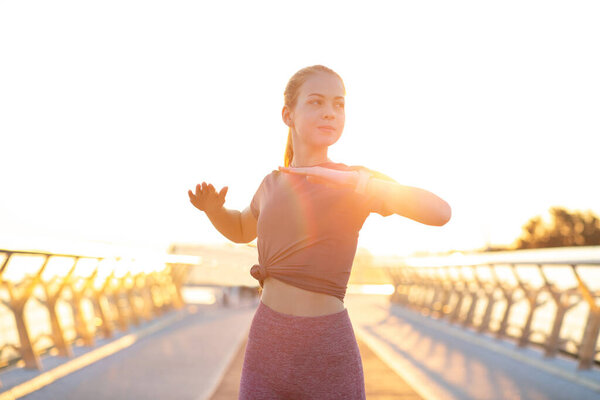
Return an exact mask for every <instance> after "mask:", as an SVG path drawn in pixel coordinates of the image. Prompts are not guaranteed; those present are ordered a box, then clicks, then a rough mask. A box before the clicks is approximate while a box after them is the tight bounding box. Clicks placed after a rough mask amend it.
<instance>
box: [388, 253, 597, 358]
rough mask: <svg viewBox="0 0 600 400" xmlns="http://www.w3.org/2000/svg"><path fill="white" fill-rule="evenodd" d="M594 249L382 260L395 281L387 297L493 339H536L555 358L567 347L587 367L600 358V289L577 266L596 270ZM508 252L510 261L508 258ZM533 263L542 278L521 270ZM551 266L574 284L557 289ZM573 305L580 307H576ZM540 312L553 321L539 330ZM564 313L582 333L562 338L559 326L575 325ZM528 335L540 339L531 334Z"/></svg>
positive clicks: (529, 342) (527, 341) (531, 342)
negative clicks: (506, 275)
mask: <svg viewBox="0 0 600 400" xmlns="http://www.w3.org/2000/svg"><path fill="white" fill-rule="evenodd" d="M598 249H600V248H599V247H596V248H594V249H593V252H591V253H589V254H588V255H587V256H585V255H584V256H582V257H579V258H571V259H570V260H569V259H566V258H565V259H550V260H548V259H546V260H544V261H534V260H532V259H527V258H526V257H521V258H519V257H518V256H519V255H518V254H517V255H515V254H511V255H510V257H505V258H504V259H503V258H502V257H500V256H498V255H496V256H495V257H494V256H493V255H492V257H490V255H489V254H485V255H481V256H477V257H471V258H468V257H445V258H444V257H436V258H429V259H420V260H419V259H418V258H411V259H405V261H404V262H403V263H400V264H401V265H396V266H393V265H392V266H387V267H386V269H387V271H388V273H389V276H390V278H391V279H392V281H393V283H394V286H395V288H396V289H395V291H394V293H393V294H392V295H391V297H390V300H391V301H392V302H393V303H395V304H399V305H404V306H407V307H410V308H413V309H416V310H418V311H420V312H424V313H426V314H428V315H431V316H434V317H437V318H447V319H448V320H449V321H450V322H453V323H458V324H462V325H464V326H467V327H471V328H473V329H475V330H477V331H479V332H487V333H491V334H494V335H495V336H497V337H498V338H504V339H516V342H517V345H518V346H520V347H524V346H529V345H540V346H542V347H543V348H544V350H545V355H546V356H547V357H554V356H556V355H557V353H559V352H561V353H565V354H569V355H571V356H573V357H576V358H577V359H578V368H579V369H589V368H591V367H592V365H594V364H595V363H596V364H598V365H600V361H597V360H596V358H597V354H598V353H599V352H600V349H598V347H597V346H598V336H599V333H600V305H599V304H598V302H599V300H600V291H594V290H592V289H591V288H590V284H589V282H586V281H585V279H584V278H583V277H582V274H581V270H582V268H584V267H585V268H590V267H591V268H596V267H598V268H599V269H598V271H599V272H600V257H599V258H596V257H597V252H598ZM532 253H533V252H532ZM532 253H530V254H532ZM507 259H510V260H511V261H510V262H507V261H506V260H507ZM444 261H445V262H444ZM411 264H417V265H419V266H415V265H411ZM532 267H534V268H535V270H536V271H537V273H538V274H539V277H538V278H540V281H541V284H540V285H534V284H532V283H531V282H530V281H528V280H527V279H526V278H524V277H523V269H524V268H528V269H532ZM506 268H510V271H511V272H512V279H513V282H512V283H511V282H507V280H506V279H504V280H503V279H501V278H500V276H499V270H500V269H506ZM548 269H553V270H554V275H556V274H562V275H561V276H564V277H565V278H567V276H566V274H569V275H570V276H569V278H571V280H574V281H575V282H576V285H575V286H573V287H563V288H560V287H559V285H557V284H556V282H553V280H552V279H550V276H549V272H548ZM484 270H489V271H490V274H489V276H486V277H484V276H483V275H485V274H483V271H484ZM563 286H564V285H563ZM484 303H485V304H484ZM575 309H577V312H575V311H573V310H575ZM586 309H587V315H585V313H584V312H585V310H586ZM540 310H542V311H540ZM517 312H520V314H519V315H521V316H522V318H520V319H518V320H517V322H516V323H515V320H516V319H515V318H511V317H512V316H513V314H515V313H517ZM544 317H545V318H546V319H549V318H548V317H551V318H550V319H551V324H550V326H546V329H545V330H543V331H540V329H539V326H540V325H543V324H542V322H544ZM568 317H571V320H573V319H575V320H576V321H578V322H580V323H581V324H582V325H583V327H582V328H581V329H580V331H581V335H580V340H578V339H577V338H576V337H568V338H567V337H561V332H562V331H563V328H565V327H572V324H571V325H566V324H567V323H566V322H565V321H566V320H567V318H568ZM584 320H585V322H583V321H584ZM536 323H537V324H536ZM536 325H537V326H538V328H536ZM546 325H547V324H546ZM533 335H535V336H536V337H537V338H540V337H542V338H543V340H534V339H532V336H533Z"/></svg>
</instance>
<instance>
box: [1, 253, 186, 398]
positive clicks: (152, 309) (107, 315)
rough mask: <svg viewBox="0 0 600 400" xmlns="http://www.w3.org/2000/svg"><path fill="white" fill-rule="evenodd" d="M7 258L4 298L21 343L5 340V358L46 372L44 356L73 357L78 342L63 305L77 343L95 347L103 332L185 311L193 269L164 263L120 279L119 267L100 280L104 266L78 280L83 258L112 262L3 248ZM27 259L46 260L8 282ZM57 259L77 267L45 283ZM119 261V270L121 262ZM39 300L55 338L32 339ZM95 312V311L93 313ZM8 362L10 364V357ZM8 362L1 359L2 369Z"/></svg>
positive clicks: (3, 272)
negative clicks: (185, 287) (33, 307)
mask: <svg viewBox="0 0 600 400" xmlns="http://www.w3.org/2000/svg"><path fill="white" fill-rule="evenodd" d="M2 255H4V256H5V258H4V260H3V261H2V262H1V263H0V290H5V293H7V294H8V300H2V301H1V303H0V307H1V308H4V309H7V310H8V311H9V312H10V314H12V317H13V319H14V323H15V327H16V331H17V333H18V343H5V342H4V341H2V342H0V356H3V354H4V352H5V351H7V352H9V353H13V357H12V358H11V359H10V360H9V361H10V362H15V361H16V360H18V359H21V360H23V362H24V365H25V368H33V369H38V370H39V369H42V363H41V361H40V354H41V353H42V352H44V351H48V350H49V349H51V348H54V349H56V350H55V351H56V352H57V353H58V355H59V356H65V357H71V356H72V354H73V351H72V350H71V343H72V342H73V341H74V339H71V340H69V339H68V338H67V334H66V332H65V329H64V326H63V323H64V321H63V319H64V318H62V317H61V314H60V313H59V311H58V305H59V303H62V304H65V303H66V304H70V307H67V309H69V310H71V311H70V312H71V314H72V315H71V318H72V320H73V321H74V322H75V326H74V327H75V334H76V338H75V339H77V340H78V341H81V342H82V343H83V344H84V345H85V346H93V345H94V341H95V340H94V339H95V336H96V335H98V334H100V335H101V336H102V337H111V336H112V335H113V333H114V326H115V325H117V326H118V327H119V328H120V329H121V330H123V331H124V330H127V328H128V326H129V325H130V324H132V323H133V324H136V325H137V324H139V323H140V322H141V321H142V320H149V319H152V318H153V317H155V316H157V315H160V314H161V313H164V312H167V311H168V310H171V309H178V308H181V307H183V301H182V295H181V286H182V284H183V281H184V280H185V277H186V274H187V268H186V267H185V264H184V262H181V263H180V262H179V261H181V260H175V259H173V258H172V259H171V260H173V261H175V262H169V261H165V260H160V261H161V262H164V267H163V268H162V269H160V270H156V269H154V270H152V271H149V272H143V271H142V272H138V273H136V274H135V275H134V274H133V273H132V272H131V271H128V272H126V273H125V274H124V275H122V276H117V273H116V269H115V268H113V269H112V270H110V271H108V274H107V275H106V276H100V272H99V266H96V267H95V268H94V269H93V271H92V273H91V274H89V275H87V276H75V274H74V273H75V270H76V267H77V265H78V262H79V260H81V259H84V258H86V259H95V260H97V262H98V264H99V263H100V262H101V261H103V260H106V259H107V258H106V257H99V256H86V255H82V254H62V253H50V252H44V251H37V250H31V251H27V250H7V249H0V256H2ZM21 256H42V257H43V261H42V264H41V265H40V266H39V267H37V270H36V271H35V274H34V275H25V276H24V277H23V278H22V279H21V280H20V281H18V282H14V281H13V280H11V279H5V277H6V272H7V270H9V265H10V263H11V262H12V261H15V260H16V259H17V258H18V257H21ZM53 257H62V258H71V259H73V265H72V266H71V267H70V269H69V270H68V272H66V273H65V274H64V275H61V276H53V277H52V278H51V279H48V280H46V281H45V280H43V279H42V275H43V273H44V271H45V269H46V268H47V266H48V263H49V261H50V260H51V259H52V258H53ZM114 259H115V261H116V266H118V263H119V259H118V258H116V257H115V258H114ZM33 299H35V300H36V301H37V302H38V303H39V304H40V305H42V306H43V307H44V308H45V309H46V311H47V313H48V316H49V321H50V327H49V328H50V333H49V334H42V335H38V336H37V337H32V335H31V329H30V327H29V326H28V324H27V316H26V314H27V311H26V310H27V304H28V303H29V301H30V300H33ZM86 306H91V307H86ZM38 308H39V307H38ZM86 309H87V310H88V311H87V312H86ZM90 309H92V310H93V311H92V314H91V315H90V313H89V310H90ZM63 311H64V310H63ZM62 316H64V312H63V315H62ZM46 338H49V339H50V341H51V343H52V344H51V345H50V346H47V347H45V348H42V347H40V345H39V342H40V341H41V339H46ZM3 359H4V360H5V362H9V361H8V360H7V359H6V358H5V357H4V358H3ZM3 359H0V365H1V364H2V360H3ZM0 387H2V384H1V382H0Z"/></svg>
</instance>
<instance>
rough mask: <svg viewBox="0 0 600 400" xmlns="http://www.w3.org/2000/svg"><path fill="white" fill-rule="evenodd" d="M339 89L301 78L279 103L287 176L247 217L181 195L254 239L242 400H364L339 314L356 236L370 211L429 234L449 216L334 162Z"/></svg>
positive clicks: (341, 116) (242, 237)
mask: <svg viewBox="0 0 600 400" xmlns="http://www.w3.org/2000/svg"><path fill="white" fill-rule="evenodd" d="M344 97H345V88H344V84H343V81H342V79H341V78H340V76H339V75H338V74H337V73H335V72H334V71H332V70H331V69H329V68H327V67H324V66H321V65H315V66H312V67H307V68H304V69H301V70H300V71H298V72H297V73H296V74H294V76H292V78H291V79H290V81H289V82H288V84H287V86H286V89H285V92H284V106H283V110H282V118H283V122H284V123H285V124H286V125H287V126H288V127H289V133H288V140H287V148H286V151H285V155H284V167H279V169H278V170H274V171H272V172H271V173H270V174H269V175H267V176H266V177H265V178H264V179H263V181H262V182H261V184H260V186H259V187H258V190H257V191H256V193H255V195H254V197H253V198H252V201H251V203H250V205H249V206H248V207H247V208H246V209H245V210H244V211H242V212H240V211H237V210H228V209H226V208H224V207H223V204H224V202H225V195H226V193H227V187H226V186H225V187H223V188H222V189H221V190H220V191H219V192H218V193H217V192H216V190H215V188H214V187H213V186H212V185H211V184H207V183H206V182H202V185H200V184H198V185H196V192H195V193H192V191H191V190H190V191H188V195H189V197H190V201H191V202H192V204H193V205H194V206H195V207H196V208H198V209H200V210H202V211H204V212H205V213H206V215H207V216H208V218H209V219H210V221H211V222H212V224H213V225H214V226H215V228H216V229H217V230H218V231H219V232H221V233H222V234H223V235H224V236H225V237H227V238H228V239H230V240H231V241H233V242H236V243H248V242H250V241H252V240H254V239H255V238H256V237H257V236H258V242H257V246H258V261H259V262H258V264H255V265H254V266H253V267H252V268H251V270H250V273H251V274H252V276H253V277H254V278H256V279H257V280H258V281H259V283H260V286H261V287H262V293H261V301H260V302H259V306H258V309H257V311H256V313H255V315H254V318H253V320H252V324H251V326H250V332H249V335H248V343H247V346H246V353H245V358H244V365H243V369H242V378H241V382H240V395H239V398H240V399H263V400H264V399H292V398H293V399H346V400H348V399H365V388H364V376H363V369H362V360H361V357H360V353H359V350H358V344H357V342H356V338H355V336H354V331H353V328H352V325H351V323H350V319H349V316H348V311H347V309H346V308H345V307H344V302H343V300H344V295H345V292H346V285H347V283H348V279H349V276H350V270H351V267H352V261H353V259H354V255H355V253H356V246H357V240H358V233H359V231H360V229H361V227H362V225H363V223H364V221H365V219H366V218H367V216H368V215H369V213H371V212H377V213H379V214H380V215H383V216H387V215H391V214H399V215H402V216H405V217H407V218H410V219H413V220H415V221H418V222H421V223H423V224H427V225H435V226H441V225H444V224H445V223H446V222H448V220H449V219H450V214H451V211H450V206H449V205H448V204H447V203H446V202H445V201H444V200H442V199H441V198H439V197H438V196H436V195H434V194H433V193H431V192H428V191H426V190H423V189H419V188H415V187H409V186H403V185H400V184H398V183H397V182H396V181H394V180H393V179H391V178H389V177H388V176H386V175H384V174H382V173H379V172H376V171H373V170H370V169H368V168H365V167H363V166H348V165H346V164H343V163H336V162H333V161H331V160H330V159H329V158H328V157H327V150H328V148H329V146H331V145H332V144H334V143H335V142H337V140H338V139H339V138H340V136H341V134H342V131H343V129H344V120H345V113H344Z"/></svg>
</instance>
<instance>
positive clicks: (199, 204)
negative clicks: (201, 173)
mask: <svg viewBox="0 0 600 400" xmlns="http://www.w3.org/2000/svg"><path fill="white" fill-rule="evenodd" d="M227 190H228V187H227V186H224V187H223V188H222V189H221V191H220V192H219V193H217V192H216V190H215V188H214V186H213V185H212V184H210V183H209V184H206V182H202V184H197V185H196V194H194V193H192V191H191V190H188V195H189V196H190V202H191V203H192V204H193V205H194V207H196V208H197V209H198V210H200V211H204V212H205V213H210V212H212V211H214V210H218V209H219V208H221V207H223V204H225V195H226V194H227Z"/></svg>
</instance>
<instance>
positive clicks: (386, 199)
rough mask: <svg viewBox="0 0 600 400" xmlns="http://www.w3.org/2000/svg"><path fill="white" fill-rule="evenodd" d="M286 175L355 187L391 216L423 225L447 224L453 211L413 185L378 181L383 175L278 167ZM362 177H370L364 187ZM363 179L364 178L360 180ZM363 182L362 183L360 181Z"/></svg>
mask: <svg viewBox="0 0 600 400" xmlns="http://www.w3.org/2000/svg"><path fill="white" fill-rule="evenodd" d="M279 170H280V171H282V172H286V173H291V174H297V175H305V176H306V177H307V179H308V180H309V181H311V182H316V183H323V184H327V185H332V186H346V187H352V188H357V186H358V185H359V184H360V185H361V188H360V189H358V190H359V192H360V193H363V194H364V195H367V196H373V197H375V198H377V199H380V200H382V201H383V204H384V206H385V207H386V209H388V210H390V211H391V212H393V213H394V214H399V215H402V216H403V217H406V218H410V219H412V220H415V221H417V222H421V223H422V224H426V225H433V226H442V225H445V224H446V223H447V222H448V221H450V217H451V214H452V211H451V210H450V206H449V205H448V203H446V202H445V201H444V200H442V199H441V198H440V197H438V196H436V195H435V194H433V193H431V192H428V191H427V190H424V189H419V188H416V187H412V186H404V185H400V184H399V183H397V182H396V181H394V180H392V179H391V178H390V180H386V179H380V178H377V177H376V176H377V175H380V176H385V175H384V174H381V173H378V172H376V171H371V170H369V171H371V172H372V173H371V172H367V171H364V170H363V171H360V172H359V171H341V170H335V169H330V168H323V167H320V166H313V167H295V168H291V167H279ZM361 174H366V175H364V176H365V177H366V176H369V178H368V180H367V181H366V187H365V188H363V187H362V186H363V184H362V183H360V182H359V181H360V180H361ZM362 179H364V178H362ZM363 183H364V182H363Z"/></svg>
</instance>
